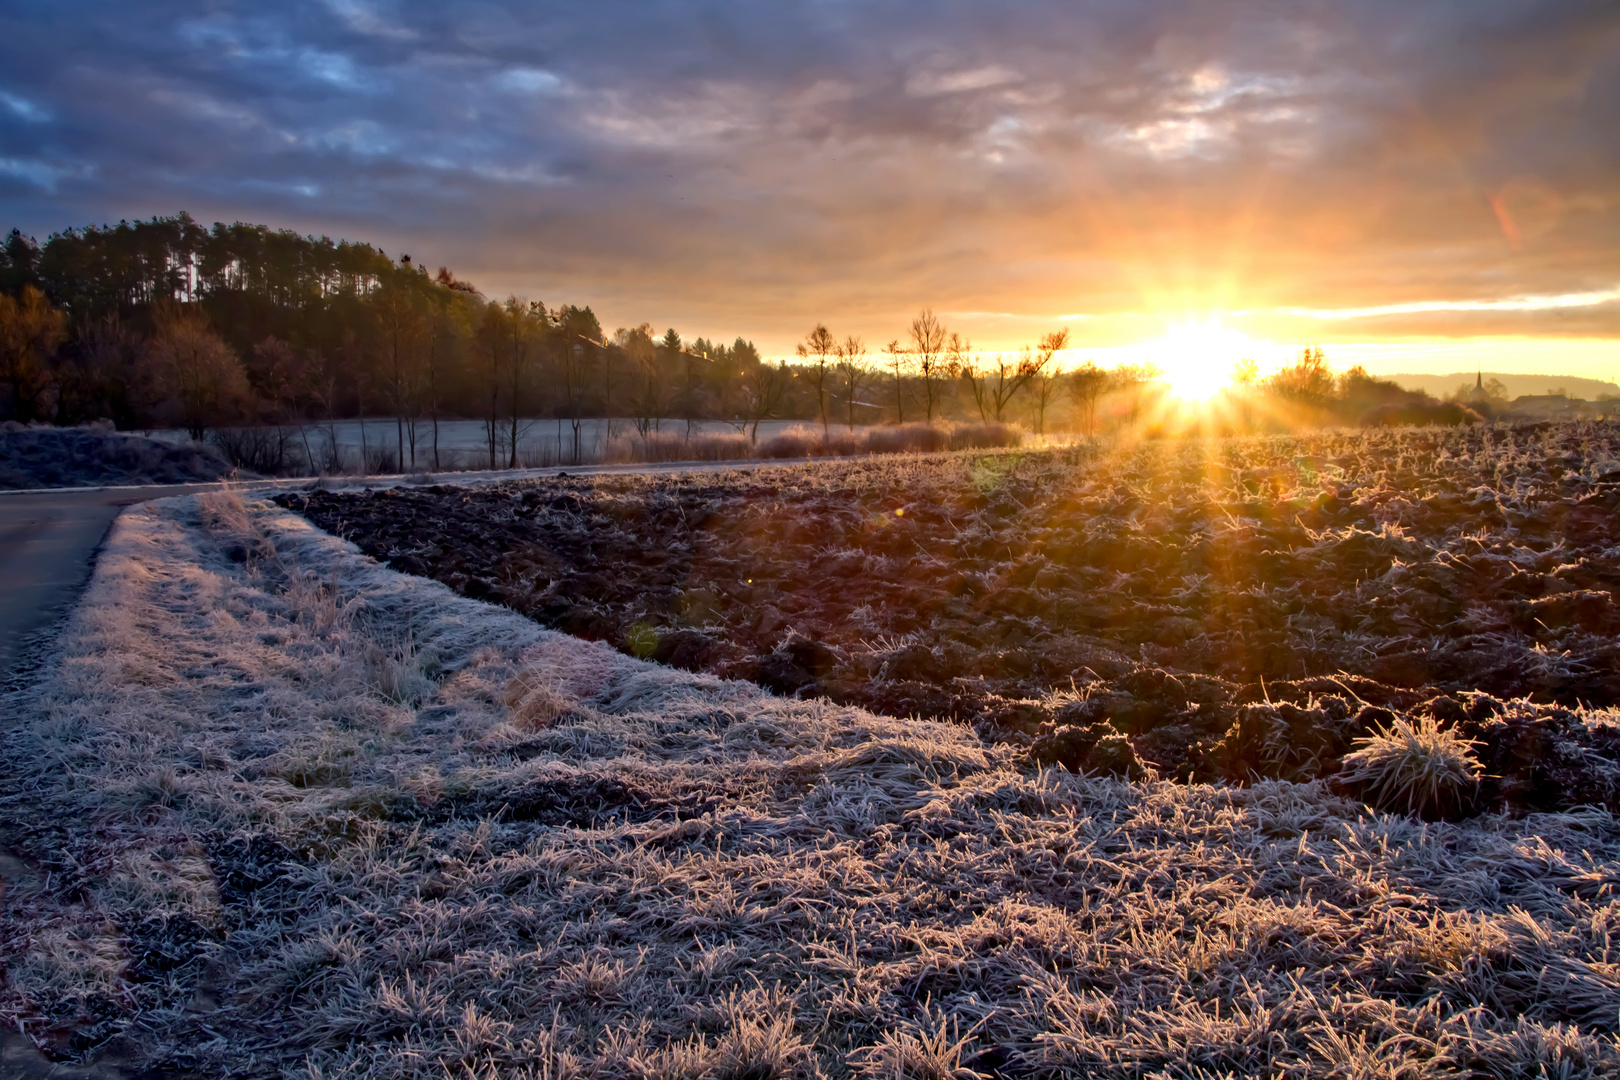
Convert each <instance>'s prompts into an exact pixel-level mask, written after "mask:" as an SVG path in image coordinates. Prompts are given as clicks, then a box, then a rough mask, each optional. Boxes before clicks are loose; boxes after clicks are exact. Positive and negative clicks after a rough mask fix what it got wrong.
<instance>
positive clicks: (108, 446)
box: [0, 421, 233, 488]
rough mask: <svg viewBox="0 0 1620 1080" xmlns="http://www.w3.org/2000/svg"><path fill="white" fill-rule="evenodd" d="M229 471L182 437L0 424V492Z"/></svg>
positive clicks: (170, 480) (165, 480)
mask: <svg viewBox="0 0 1620 1080" xmlns="http://www.w3.org/2000/svg"><path fill="white" fill-rule="evenodd" d="M182 435H183V433H182ZM232 471H233V470H232V468H231V466H230V464H229V463H228V462H226V461H225V460H224V459H223V458H221V457H220V456H219V455H218V454H217V453H215V452H214V451H213V450H211V449H208V448H205V447H199V446H197V445H196V444H194V443H191V442H190V441H189V440H182V438H180V437H176V438H172V439H150V438H146V437H143V436H140V435H131V434H129V433H127V432H118V431H113V430H112V428H111V427H109V426H103V425H99V424H92V425H90V426H88V427H66V428H59V427H35V426H31V425H30V426H25V425H23V424H18V423H13V422H9V421H8V422H7V423H5V424H0V488H59V487H93V486H97V485H102V484H181V483H187V482H190V481H198V480H218V479H219V478H220V477H222V476H225V475H228V474H229V473H231V472H232Z"/></svg>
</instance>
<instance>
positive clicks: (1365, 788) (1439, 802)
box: [1338, 716, 1482, 820]
mask: <svg viewBox="0 0 1620 1080" xmlns="http://www.w3.org/2000/svg"><path fill="white" fill-rule="evenodd" d="M1356 745H1357V747H1358V748H1357V749H1356V750H1354V751H1352V752H1351V753H1349V754H1346V755H1345V758H1344V771H1343V772H1342V773H1340V774H1339V777H1338V780H1339V782H1340V783H1341V784H1342V785H1344V787H1345V788H1346V790H1351V791H1355V792H1358V793H1359V794H1360V795H1361V797H1362V798H1364V799H1365V800H1366V801H1367V802H1368V804H1370V805H1371V806H1373V807H1375V808H1377V809H1379V810H1384V811H1390V812H1397V813H1406V814H1415V815H1418V816H1420V817H1423V818H1427V819H1430V820H1434V819H1443V818H1449V817H1456V816H1458V815H1460V814H1463V813H1466V812H1467V811H1468V810H1469V809H1470V808H1471V806H1472V803H1473V801H1474V796H1475V795H1476V794H1477V793H1478V791H1479V781H1480V775H1481V772H1482V769H1481V767H1480V763H1479V759H1478V758H1476V757H1475V756H1474V753H1473V748H1474V743H1473V742H1472V741H1471V740H1468V739H1464V738H1462V737H1460V736H1459V735H1457V733H1456V732H1454V731H1452V730H1451V729H1449V728H1446V727H1442V726H1441V724H1440V721H1439V720H1437V719H1435V718H1434V717H1432V716H1426V717H1419V718H1417V719H1415V720H1414V719H1409V718H1407V717H1401V716H1397V717H1395V719H1394V720H1393V721H1392V722H1391V723H1390V725H1389V726H1388V727H1386V728H1382V729H1380V730H1378V731H1375V732H1374V733H1373V734H1372V735H1369V736H1366V737H1365V738H1362V739H1359V740H1357V742H1356Z"/></svg>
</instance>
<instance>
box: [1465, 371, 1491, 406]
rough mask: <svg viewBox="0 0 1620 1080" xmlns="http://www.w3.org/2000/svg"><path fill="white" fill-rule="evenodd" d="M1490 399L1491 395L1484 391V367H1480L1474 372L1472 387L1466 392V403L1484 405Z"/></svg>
mask: <svg viewBox="0 0 1620 1080" xmlns="http://www.w3.org/2000/svg"><path fill="white" fill-rule="evenodd" d="M1490 399H1491V396H1490V395H1489V394H1487V393H1486V392H1485V369H1484V368H1480V369H1479V371H1478V372H1476V373H1475V374H1474V388H1473V389H1472V390H1470V391H1469V392H1468V404H1470V405H1484V404H1486V403H1488V402H1489V401H1490Z"/></svg>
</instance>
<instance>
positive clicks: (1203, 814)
mask: <svg viewBox="0 0 1620 1080" xmlns="http://www.w3.org/2000/svg"><path fill="white" fill-rule="evenodd" d="M233 553H244V554H243V557H242V558H241V559H240V561H238V560H235V559H233V557H232V555H233ZM6 708H7V710H8V713H9V714H10V716H9V718H8V720H9V722H8V723H7V725H6V729H5V735H4V745H3V747H0V754H3V758H0V760H3V762H4V765H3V767H0V768H3V799H4V803H3V806H0V822H4V823H5V824H4V827H3V829H4V836H3V838H0V840H3V843H4V845H5V846H6V847H7V848H8V849H10V850H11V851H12V852H14V853H15V854H16V855H17V856H18V857H19V861H20V863H21V864H22V865H23V867H24V868H25V869H24V870H22V871H19V872H18V874H17V878H16V880H14V881H13V882H12V883H11V886H10V887H9V888H8V890H7V891H6V893H5V895H4V897H3V903H4V909H3V921H0V934H3V938H0V941H3V942H4V945H3V949H4V955H5V956H6V958H7V960H6V969H5V981H4V984H3V988H0V1022H4V1023H6V1024H8V1025H11V1026H13V1027H18V1026H20V1027H22V1028H23V1029H24V1030H26V1031H27V1032H28V1033H29V1034H30V1035H32V1036H33V1037H34V1038H35V1039H36V1040H38V1041H39V1042H40V1043H42V1044H43V1045H46V1046H49V1047H51V1048H52V1049H53V1051H54V1052H56V1053H58V1054H61V1055H64V1056H72V1055H74V1054H80V1055H83V1054H89V1053H92V1052H94V1050H95V1048H96V1047H97V1046H98V1045H102V1044H104V1043H107V1042H109V1041H121V1042H122V1043H123V1049H122V1053H123V1054H124V1056H125V1057H126V1059H127V1060H130V1061H132V1062H135V1063H137V1064H139V1065H141V1066H158V1067H163V1066H167V1067H170V1068H189V1069H194V1070H195V1071H196V1072H197V1073H198V1074H200V1075H234V1076H284V1077H303V1078H314V1077H321V1078H323V1080H333V1078H337V1077H361V1076H364V1077H368V1078H369V1077H435V1078H441V1077H455V1078H467V1080H486V1078H488V1080H494V1078H496V1077H501V1078H507V1077H533V1078H538V1077H547V1078H554V1077H570V1076H581V1077H614V1078H617V1077H624V1078H631V1077H670V1078H673V1077H717V1078H718V1077H726V1078H738V1080H740V1078H744V1077H747V1078H759V1080H766V1078H774V1077H812V1076H818V1075H822V1076H829V1077H837V1076H846V1075H861V1076H871V1077H941V1078H943V1077H962V1078H965V1077H967V1076H969V1075H972V1074H974V1073H978V1074H985V1075H997V1074H999V1075H1007V1076H1014V1075H1016V1076H1053V1077H1055V1076H1109V1077H1113V1076H1141V1077H1148V1076H1154V1077H1161V1076H1162V1077H1189V1078H1190V1077H1201V1078H1208V1077H1223V1076H1234V1077H1235V1076H1244V1077H1247V1076H1289V1077H1306V1076H1313V1077H1314V1076H1346V1077H1350V1076H1354V1077H1449V1076H1464V1075H1487V1076H1495V1077H1537V1076H1609V1075H1614V1074H1615V1073H1616V1072H1617V1071H1620V1048H1617V1045H1616V1041H1615V1034H1614V1033H1615V1029H1616V1026H1617V1021H1620V938H1617V935H1620V907H1617V905H1616V902H1615V897H1614V892H1615V888H1616V885H1617V884H1620V831H1617V829H1616V823H1615V820H1614V818H1613V817H1611V816H1610V815H1609V814H1608V813H1606V812H1603V811H1596V810H1594V811H1582V812H1574V813H1566V814H1556V815H1554V814H1540V815H1528V816H1525V817H1521V818H1517V819H1512V818H1507V817H1502V816H1496V815H1487V816H1484V817H1480V818H1476V819H1474V820H1472V821H1469V822H1465V823H1460V824H1444V823H1442V824H1426V823H1423V822H1420V821H1416V820H1413V819H1411V818H1409V817H1405V816H1386V815H1380V814H1376V813H1371V812H1369V811H1367V810H1366V809H1364V808H1363V807H1361V806H1360V805H1358V804H1355V803H1352V802H1349V801H1346V800H1343V799H1339V798H1336V797H1334V796H1332V795H1331V794H1329V793H1328V792H1327V791H1325V790H1324V788H1323V787H1321V786H1320V785H1318V784H1310V785H1296V784H1290V783H1283V782H1263V783H1258V784H1255V785H1253V786H1251V787H1249V788H1245V789H1231V788H1224V787H1215V786H1210V785H1206V784H1190V785H1176V784H1169V783H1160V782H1153V781H1144V782H1136V783H1128V782H1125V781H1120V780H1108V779H1100V778H1096V777H1086V776H1080V775H1074V774H1070V773H1068V772H1065V771H1063V770H1061V769H1043V770H1031V769H1029V768H1027V767H1023V766H1021V765H1020V764H1019V762H1018V760H1017V759H1015V758H1014V757H1013V756H1012V755H1013V753H1014V752H1013V751H1012V750H1011V749H1009V748H1006V747H988V748H987V747H985V746H983V745H981V744H980V743H979V742H978V741H977V740H976V739H975V738H974V737H973V736H972V735H971V733H970V732H968V731H967V730H966V729H965V728H962V727H958V726H953V725H949V724H933V723H925V722H916V721H902V720H894V719H888V718H884V717H878V716H873V715H870V714H867V713H863V712H861V711H859V710H855V709H851V708H841V707H838V706H835V705H832V704H830V703H828V702H826V701H823V700H816V701H794V700H785V699H778V698H772V697H770V696H769V695H767V694H765V693H763V692H762V691H760V690H758V689H757V688H755V687H753V686H750V685H746V684H740V683H726V682H722V681H720V680H717V679H714V678H712V677H707V676H701V675H692V674H687V673H683V672H676V671H671V670H668V669H663V668H659V667H657V666H655V665H650V664H644V663H641V662H638V661H636V660H633V659H630V658H627V657H624V656H621V655H619V654H617V653H615V652H614V651H612V650H611V649H610V648H608V647H607V646H606V645H601V644H590V643H584V642H580V641H576V640H573V639H569V638H566V637H562V636H559V635H556V634H551V633H548V632H545V631H542V630H540V629H539V628H538V627H536V626H535V625H534V624H533V623H530V622H528V621H526V620H524V619H522V618H520V617H518V616H516V615H513V614H511V613H509V612H506V611H504V610H501V609H499V608H494V607H491V606H488V605H484V604H480V603H477V602H474V601H470V600H466V599H462V598H459V597H456V596H455V595H453V594H452V593H450V592H449V591H448V590H447V589H445V588H444V587H442V586H440V585H438V584H435V583H432V582H428V581H424V580H421V579H417V578H411V577H407V576H404V575H399V574H395V573H392V572H390V571H387V570H384V569H381V568H379V567H378V566H377V565H376V564H375V563H373V562H371V561H370V560H368V559H366V558H363V557H361V556H360V555H358V554H357V553H356V552H355V551H354V549H353V548H351V547H349V546H348V545H345V544H342V543H339V542H337V541H335V540H333V539H331V538H330V537H327V536H325V535H324V534H321V533H318V532H316V531H315V530H314V529H312V528H310V527H309V526H308V525H307V524H305V523H304V522H303V521H302V520H300V519H298V518H296V517H293V516H292V515H290V514H286V513H283V512H280V511H278V510H275V509H274V508H272V507H269V506H265V505H262V504H254V505H248V506H245V507H244V506H238V505H236V504H234V503H233V501H232V499H231V497H229V496H223V497H218V498H215V499H212V500H210V501H207V502H203V501H199V500H185V501H171V502H166V503H159V504H152V505H150V506H148V507H146V508H144V509H140V510H137V511H132V512H131V513H130V514H128V515H126V516H125V517H124V518H122V519H120V522H119V523H118V525H117V526H116V528H115V531H114V533H113V535H112V537H111V538H110V540H109V543H108V547H107V550H106V553H105V554H104V556H103V558H102V560H101V563H100V565H99V567H98V569H97V573H96V577H95V579H94V581H93V582H92V585H91V587H90V591H89V594H88V596H87V599H86V602H85V604H84V605H83V607H82V608H81V610H80V611H79V613H78V615H77V616H76V618H75V620H74V622H73V623H72V625H71V627H70V629H69V631H68V634H67V637H66V638H65V640H64V642H63V646H62V652H61V655H60V659H59V662H58V663H57V664H56V665H55V666H54V667H53V668H52V669H51V670H50V671H49V672H48V673H47V675H46V676H45V678H44V680H43V681H42V682H41V683H40V684H39V685H38V686H36V687H34V688H33V689H31V690H30V691H28V692H27V693H24V694H21V695H17V696H16V697H14V698H13V699H11V700H10V701H9V702H8V703H7V705H6ZM8 865H9V864H8Z"/></svg>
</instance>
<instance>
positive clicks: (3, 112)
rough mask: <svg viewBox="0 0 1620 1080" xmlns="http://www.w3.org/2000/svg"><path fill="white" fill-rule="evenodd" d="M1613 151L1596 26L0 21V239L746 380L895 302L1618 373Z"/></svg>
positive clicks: (1412, 360) (627, 19)
mask: <svg viewBox="0 0 1620 1080" xmlns="http://www.w3.org/2000/svg"><path fill="white" fill-rule="evenodd" d="M1617 132H1620V5H1617V4H1615V3H1613V2H1612V0H1558V2H1534V0H1422V2H1421V3H1413V2H1411V0H1400V2H1396V0H1333V2H1321V0H1291V2H1272V3H1259V2H1241V3H1240V2H1228V0H1109V2H1086V0H1052V2H1038V0H1010V2H998V3H987V2H984V0H973V2H968V0H930V2H926V3H925V2H921V0H905V2H902V0H891V2H884V0H871V2H863V0H810V2H803V3H762V2H759V0H747V2H745V0H735V2H681V0H594V2H592V3H589V4H579V3H551V2H521V3H499V2H477V3H461V2H456V0H435V2H433V3H414V2H398V3H391V2H384V0H325V2H315V0H311V2H298V0H293V2H286V3H276V4H268V5H267V4H262V3H237V2H232V0H206V2H199V3H170V2H163V0H117V2H114V0H94V2H87V0H52V2H51V3H23V2H22V0H0V226H3V227H6V228H9V227H11V226H13V225H15V226H17V227H20V228H22V229H23V230H24V231H25V232H28V233H31V234H33V235H36V236H38V237H39V238H40V239H41V240H43V239H44V238H45V236H46V235H48V234H49V233H50V232H52V231H55V230H58V229H62V228H65V227H69V226H75V225H85V224H90V223H103V222H114V221H117V220H119V219H121V218H137V217H150V216H152V215H154V214H172V213H176V212H178V211H180V210H187V211H189V212H190V213H191V214H192V215H193V216H195V217H196V218H198V219H199V220H202V221H204V222H212V221H215V220H226V221H231V220H245V221H254V222H262V223H265V224H269V225H272V226H276V227H288V228H293V229H296V230H298V231H300V232H308V233H316V234H320V233H325V234H329V235H332V236H334V237H338V236H341V237H347V238H351V239H360V240H368V241H371V242H373V243H376V244H378V245H380V246H382V247H383V248H384V249H385V250H387V251H389V252H390V253H391V254H399V253H408V254H411V255H412V256H413V258H414V259H415V260H416V261H417V262H419V263H426V264H428V265H429V266H434V267H436V266H438V265H441V264H443V265H448V266H450V267H452V268H453V269H454V270H455V271H456V272H457V274H458V275H459V276H462V277H465V278H468V279H470V280H472V281H474V282H475V283H477V284H478V285H479V286H480V287H481V288H483V289H484V291H485V292H486V293H488V294H491V295H505V294H507V293H508V292H513V293H518V294H521V295H524V296H527V297H529V298H531V299H538V300H541V301H542V302H545V303H547V304H552V305H555V304H560V303H578V304H590V305H592V306H593V307H594V308H595V310H596V311H597V312H598V314H599V315H600V316H601V318H602V322H603V324H604V326H606V327H608V328H610V329H611V328H612V327H614V326H617V325H633V324H635V323H639V322H642V321H644V320H645V321H647V322H650V323H652V324H653V325H654V327H655V328H656V329H658V330H660V331H661V330H662V329H663V328H665V327H668V326H673V327H675V328H676V329H678V330H679V331H680V332H681V333H682V334H683V335H685V336H686V337H688V338H691V337H694V336H698V335H702V336H706V337H710V338H719V339H724V340H730V338H732V337H734V336H737V335H742V336H745V337H748V338H751V339H753V340H755V341H756V342H758V343H759V344H760V345H761V346H762V347H763V348H764V349H765V351H767V352H768V353H785V352H787V351H789V350H791V348H792V346H793V343H794V342H795V341H796V340H797V339H799V338H800V337H802V336H803V334H804V333H805V332H806V331H807V330H809V329H810V328H811V327H812V326H814V325H815V324H816V323H817V322H824V323H826V324H827V325H828V326H829V327H830V328H831V329H832V330H833V332H834V333H835V334H838V335H839V336H840V337H842V336H843V335H845V334H849V333H855V334H860V335H862V336H863V337H864V338H865V339H866V341H867V343H868V345H869V347H871V348H872V349H873V351H874V352H876V351H877V350H878V349H879V348H880V347H881V345H882V344H883V343H884V342H886V341H888V340H889V339H891V338H901V337H904V334H905V329H906V327H907V325H908V324H909V321H910V319H911V317H912V316H913V315H914V314H915V313H916V312H917V311H918V310H919V309H920V308H922V307H924V306H928V307H930V308H932V309H933V310H934V311H935V312H936V313H938V314H939V315H940V317H941V318H942V319H943V320H944V321H945V322H946V324H947V325H948V326H950V327H951V328H953V329H957V330H960V331H961V332H963V333H964V334H965V335H966V336H967V337H968V338H969V339H970V340H971V341H972V342H973V343H975V345H977V346H978V347H980V348H985V349H1002V348H1013V347H1016V346H1018V345H1020V344H1022V343H1025V342H1029V341H1033V340H1035V339H1036V338H1038V337H1039V336H1040V335H1041V334H1044V333H1046V332H1048V331H1051V330H1057V329H1065V328H1066V329H1068V331H1069V333H1070V340H1071V343H1072V344H1073V346H1074V347H1075V350H1076V355H1095V356H1097V357H1099V358H1106V357H1110V356H1112V357H1125V356H1128V355H1135V353H1134V352H1133V350H1136V351H1140V350H1142V349H1144V348H1145V349H1147V350H1148V351H1149V352H1151V351H1152V349H1153V348H1161V347H1164V343H1165V342H1166V341H1170V342H1196V341H1198V340H1200V339H1199V337H1198V335H1196V334H1193V335H1188V334H1187V333H1186V332H1185V329H1186V327H1187V326H1189V325H1191V326H1197V327H1214V328H1217V329H1218V331H1219V333H1220V334H1224V335H1225V338H1223V339H1221V340H1222V341H1224V342H1225V344H1226V345H1231V344H1232V342H1233V341H1239V342H1243V343H1244V344H1245V345H1246V340H1245V339H1240V338H1237V337H1236V335H1240V334H1241V335H1249V336H1250V337H1252V338H1256V339H1261V340H1260V341H1259V342H1256V343H1255V345H1254V348H1253V350H1251V351H1256V352H1260V353H1263V354H1264V355H1262V356H1260V359H1262V360H1268V359H1270V358H1271V355H1272V354H1275V355H1277V356H1282V355H1286V354H1288V353H1289V352H1290V351H1292V350H1296V349H1297V348H1298V347H1299V346H1300V345H1302V344H1307V343H1320V344H1322V345H1323V346H1324V348H1325V349H1326V350H1327V352H1328V355H1329V358H1330V359H1333V358H1334V357H1336V356H1339V357H1344V358H1350V357H1354V358H1355V359H1357V360H1358V361H1360V362H1363V363H1366V364H1367V365H1368V366H1369V367H1370V368H1372V369H1374V370H1384V371H1393V370H1445V371H1451V370H1459V369H1462V368H1471V367H1474V366H1476V364H1481V365H1483V366H1484V367H1486V368H1487V369H1494V370H1503V371H1539V370H1552V369H1556V370H1559V371H1561V372H1564V373H1568V374H1579V375H1591V376H1597V377H1603V378H1614V377H1616V376H1620V136H1617V134H1616V133H1617ZM1175 328H1180V329H1179V330H1176V329H1175ZM1167 331H1172V332H1171V335H1170V337H1169V338H1166V337H1165V336H1164V335H1165V334H1166V333H1167ZM1178 334H1179V336H1178ZM1144 343H1146V344H1144Z"/></svg>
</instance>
